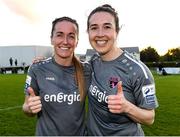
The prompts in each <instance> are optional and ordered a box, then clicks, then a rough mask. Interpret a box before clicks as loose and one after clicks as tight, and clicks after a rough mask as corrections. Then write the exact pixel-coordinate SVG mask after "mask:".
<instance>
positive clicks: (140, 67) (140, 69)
mask: <svg viewBox="0 0 180 137" xmlns="http://www.w3.org/2000/svg"><path fill="white" fill-rule="evenodd" d="M124 56H125V59H126V60H127V62H128V63H129V64H130V66H131V67H132V70H134V71H133V72H136V74H138V75H141V76H145V78H146V79H148V77H151V75H152V74H151V72H150V70H149V68H148V67H147V66H146V65H145V64H144V63H143V62H142V61H140V60H139V59H137V58H136V57H134V56H133V55H131V54H129V53H128V52H125V53H124Z"/></svg>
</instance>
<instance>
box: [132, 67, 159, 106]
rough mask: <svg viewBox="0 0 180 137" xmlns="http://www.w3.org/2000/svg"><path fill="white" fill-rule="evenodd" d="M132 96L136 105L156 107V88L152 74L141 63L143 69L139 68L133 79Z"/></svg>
mask: <svg viewBox="0 0 180 137" xmlns="http://www.w3.org/2000/svg"><path fill="white" fill-rule="evenodd" d="M133 83H134V96H135V100H136V105H137V106H139V107H141V108H145V109H154V108H156V107H158V101H157V97H156V88H155V82H154V78H153V75H152V74H151V72H150V70H149V69H148V68H147V67H146V66H145V65H144V64H143V69H142V68H139V69H138V71H137V77H136V78H135V79H134V82H133Z"/></svg>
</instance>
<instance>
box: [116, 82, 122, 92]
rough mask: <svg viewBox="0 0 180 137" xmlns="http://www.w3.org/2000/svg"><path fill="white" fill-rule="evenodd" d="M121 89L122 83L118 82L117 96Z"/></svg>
mask: <svg viewBox="0 0 180 137" xmlns="http://www.w3.org/2000/svg"><path fill="white" fill-rule="evenodd" d="M122 93H123V89H122V81H119V82H118V84H117V94H122Z"/></svg>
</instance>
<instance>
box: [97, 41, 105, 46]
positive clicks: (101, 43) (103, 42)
mask: <svg viewBox="0 0 180 137" xmlns="http://www.w3.org/2000/svg"><path fill="white" fill-rule="evenodd" d="M106 43H107V40H96V44H98V45H99V46H104V45H105V44H106Z"/></svg>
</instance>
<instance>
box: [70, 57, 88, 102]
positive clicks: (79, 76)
mask: <svg viewBox="0 0 180 137" xmlns="http://www.w3.org/2000/svg"><path fill="white" fill-rule="evenodd" d="M72 61H73V63H74V66H75V79H76V82H77V86H78V89H79V93H80V101H83V100H84V99H85V96H86V93H85V79H84V72H83V66H82V64H81V63H80V61H79V59H78V58H77V57H76V56H75V55H73V59H72Z"/></svg>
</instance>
